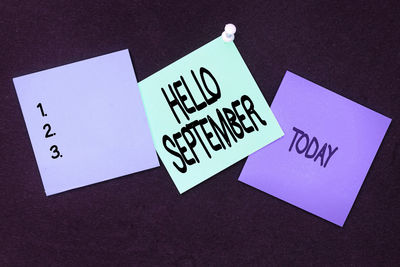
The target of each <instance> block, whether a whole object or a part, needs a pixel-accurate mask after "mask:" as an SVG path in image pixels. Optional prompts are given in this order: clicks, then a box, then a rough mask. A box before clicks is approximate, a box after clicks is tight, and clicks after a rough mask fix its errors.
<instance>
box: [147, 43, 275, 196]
mask: <svg viewBox="0 0 400 267" xmlns="http://www.w3.org/2000/svg"><path fill="white" fill-rule="evenodd" d="M139 88H140V92H141V94H142V98H143V102H144V105H145V110H146V115H147V117H148V120H149V124H150V130H151V133H152V136H153V140H154V144H155V147H156V150H157V152H158V154H159V156H160V158H161V159H162V161H163V163H164V165H165V167H166V168H167V170H168V172H169V174H170V175H171V177H172V180H173V181H174V183H175V185H176V187H177V188H178V191H179V192H180V193H182V192H185V191H186V190H188V189H190V188H192V187H193V186H195V185H197V184H199V183H201V182H202V181H204V180H206V179H207V178H209V177H211V176H213V175H214V174H216V173H218V172H220V171H222V170H223V169H225V168H227V167H228V166H230V165H232V164H234V163H235V162H237V161H239V160H241V159H243V158H244V157H246V156H248V155H249V154H251V153H253V152H255V151H256V150H258V149H260V148H262V147H264V146H265V145H267V144H269V143H271V142H273V141H275V140H276V139H278V138H279V137H281V136H283V132H282V130H281V128H280V127H279V125H278V122H277V121H276V119H275V117H274V115H273V114H272V112H271V110H270V108H269V106H268V104H267V102H266V101H265V99H264V97H263V95H262V93H261V91H260V89H259V88H258V86H257V84H256V82H255V81H254V78H253V76H252V75H251V73H250V71H249V70H248V68H247V66H246V64H245V62H244V61H243V59H242V57H241V56H240V53H239V51H238V50H237V48H236V46H235V44H234V43H233V42H229V43H225V42H224V41H223V40H222V38H221V37H218V38H217V39H215V40H213V41H211V42H209V43H208V44H206V45H204V46H203V47H201V48H199V49H197V50H196V51H194V52H192V53H190V54H188V55H186V56H185V57H183V58H181V59H179V60H178V61H176V62H174V63H172V64H171V65H169V66H167V67H166V68H164V69H162V70H160V71H158V72H157V73H155V74H153V75H151V76H150V77H148V78H147V79H145V80H143V81H141V82H140V83H139ZM233 178H234V177H233Z"/></svg>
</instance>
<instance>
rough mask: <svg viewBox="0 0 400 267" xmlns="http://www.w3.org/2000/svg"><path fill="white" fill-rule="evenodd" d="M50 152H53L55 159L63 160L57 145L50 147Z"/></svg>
mask: <svg viewBox="0 0 400 267" xmlns="http://www.w3.org/2000/svg"><path fill="white" fill-rule="evenodd" d="M50 151H51V152H53V155H52V156H51V157H52V158H53V159H56V158H58V157H61V158H62V155H61V154H60V151H58V147H57V146H56V145H52V146H51V147H50Z"/></svg>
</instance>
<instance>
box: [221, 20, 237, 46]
mask: <svg viewBox="0 0 400 267" xmlns="http://www.w3.org/2000/svg"><path fill="white" fill-rule="evenodd" d="M235 32H236V27H235V25H233V24H232V23H229V24H226V25H225V31H224V32H223V33H222V39H223V40H224V41H225V42H232V41H233V40H234V39H235Z"/></svg>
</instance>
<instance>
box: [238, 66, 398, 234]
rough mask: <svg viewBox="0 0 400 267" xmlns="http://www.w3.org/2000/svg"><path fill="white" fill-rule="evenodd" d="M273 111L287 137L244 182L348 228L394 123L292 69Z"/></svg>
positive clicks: (263, 154)
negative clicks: (351, 213) (377, 156)
mask: <svg viewBox="0 0 400 267" xmlns="http://www.w3.org/2000/svg"><path fill="white" fill-rule="evenodd" d="M271 109H272V110H273V112H274V114H275V115H276V117H277V119H278V120H279V123H280V125H281V126H282V129H283V131H284V132H285V136H284V137H283V138H281V139H279V140H277V141H276V142H274V143H273V144H271V145H269V146H268V147H265V148H263V149H261V150H259V151H257V152H256V153H254V154H252V155H251V156H249V158H248V159H247V162H246V164H245V166H244V168H243V170H242V173H241V174H240V177H239V180H240V181H242V182H244V183H246V184H249V185H251V186H253V187H255V188H257V189H260V190H262V191H264V192H266V193H268V194H270V195H273V196H275V197H278V198H280V199H282V200H284V201H286V202H288V203H290V204H293V205H295V206H297V207H299V208H302V209H304V210H306V211H308V212H310V213H312V214H315V215H317V216H319V217H321V218H324V219H325V220H328V221H330V222H333V223H335V224H337V225H339V226H343V224H344V222H345V220H346V218H347V215H348V214H349V212H350V209H351V207H352V205H353V203H354V200H355V199H356V197H357V194H358V191H359V190H360V187H361V185H362V183H363V181H364V179H365V176H366V175H367V172H368V169H369V167H370V166H371V164H372V161H373V159H374V157H375V154H376V153H377V151H378V148H379V146H380V144H381V142H382V139H383V137H384V135H385V133H386V130H387V129H388V127H389V124H390V122H391V119H389V118H387V117H385V116H383V115H381V114H379V113H377V112H375V111H372V110H370V109H368V108H366V107H364V106H361V105H360V104H357V103H355V102H353V101H351V100H349V99H346V98H344V97H342V96H340V95H338V94H335V93H333V92H332V91H329V90H327V89H325V88H323V87H321V86H318V85H316V84H314V83H312V82H310V81H307V80H306V79H304V78H302V77H300V76H297V75H295V74H293V73H291V72H289V71H288V72H286V74H285V77H284V78H283V81H282V83H281V85H280V87H279V90H278V92H277V94H276V96H275V99H274V101H273V103H272V105H271Z"/></svg>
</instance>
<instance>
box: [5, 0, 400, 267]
mask: <svg viewBox="0 0 400 267" xmlns="http://www.w3.org/2000/svg"><path fill="white" fill-rule="evenodd" d="M46 2H47V3H46ZM166 2H167V1H128V0H118V1H82V0H71V1H19V0H2V1H1V2H0V47H1V49H0V97H1V104H0V107H1V112H0V141H1V142H0V160H1V163H0V220H1V221H0V265H1V266H82V265H86V266H90V265H91V266H151V265H159V266H160V265H161V266H208V265H210V266H224V265H228V266H253V265H254V266H257V265H258V266H263V265H280V266H288V265H333V264H338V265H349V264H353V265H363V266H365V265H368V264H370V265H375V266H377V265H387V266H389V265H394V264H395V263H398V262H399V261H400V259H399V253H398V251H399V249H400V241H399V240H400V238H399V236H400V230H399V224H400V202H399V200H400V182H399V173H400V172H399V156H400V155H399V139H398V137H399V135H398V132H399V131H400V127H399V123H398V119H399V111H400V107H399V96H400V93H399V84H400V75H399V74H400V73H399V71H400V67H399V66H400V53H399V41H400V34H399V31H398V29H399V28H400V17H399V15H398V14H399V12H400V4H399V3H397V2H398V1H342V2H336V1H326V2H325V1H324V2H325V3H322V2H321V1H275V0H274V1H235V2H229V1H208V2H206V1H180V2H177V3H172V2H169V3H166ZM228 22H232V23H234V24H236V26H237V28H238V32H237V34H236V38H235V43H236V45H237V47H238V49H239V51H240V52H241V54H242V56H243V58H244V60H245V61H246V63H247V65H248V67H249V69H250V71H251V72H252V74H253V76H254V78H255V80H256V81H257V83H258V85H259V87H260V88H261V90H262V92H263V94H264V96H265V97H266V99H267V101H268V103H271V102H272V100H273V97H274V95H275V93H276V91H277V89H278V87H279V84H280V82H281V79H282V77H283V75H284V73H285V71H286V70H287V69H288V70H290V71H293V72H294V73H296V74H298V75H301V76H303V77H305V78H307V79H309V80H311V81H313V82H315V83H317V84H319V85H321V86H324V87H326V88H328V89H330V90H332V91H334V92H336V93H339V94H341V95H343V96H345V97H347V98H349V99H351V100H354V101H356V102H358V103H360V104H362V105H365V106H367V107H369V108H371V109H373V110H375V111H377V112H380V113H382V114H384V115H386V116H388V117H391V118H392V119H393V121H392V124H391V126H390V127H389V130H388V132H387V134H386V137H385V139H384V140H383V143H382V145H381V148H380V149H379V151H378V154H377V156H376V158H375V161H374V163H373V164H372V166H371V169H370V171H369V173H368V175H367V177H366V180H365V182H364V184H363V186H362V188H361V190H360V193H359V195H358V197H357V200H356V202H355V204H354V206H353V209H352V211H351V212H350V215H349V217H348V219H347V221H346V223H345V224H344V227H343V228H340V227H338V226H335V225H334V224H332V223H329V222H327V221H324V220H323V219H320V218H318V217H316V216H313V215H311V214H309V213H306V212H304V211H302V210H300V209H298V208H296V207H294V206H291V205H289V204H287V203H285V202H283V201H281V200H278V199H276V198H274V197H272V196H269V195H267V194H265V193H262V192H260V191H257V190H255V189H253V188H251V187H249V186H247V185H245V184H243V183H240V182H238V181H237V178H238V177H239V174H240V171H241V169H242V167H243V165H244V162H245V160H242V161H240V162H239V163H237V164H235V165H233V166H231V167H229V168H228V169H226V170H224V171H222V172H221V173H219V174H217V175H216V176H214V177H213V178H211V179H209V180H207V181H205V182H204V183H202V184H201V185H199V186H197V187H195V188H193V189H191V190H189V191H188V192H186V193H184V194H183V195H181V196H180V195H179V194H178V192H177V190H176V188H175V186H174V184H173V182H172V181H171V179H170V178H169V176H168V174H167V172H166V170H165V168H164V167H163V166H161V167H160V168H155V169H152V170H149V171H145V172H141V173H137V174H133V175H129V176H126V177H122V178H119V179H114V180H111V181H107V182H103V183H100V184H96V185H92V186H88V187H84V188H80V189H77V190H73V191H70V192H66V193H62V194H58V195H55V196H51V197H46V196H45V194H44V190H43V186H42V183H41V179H40V176H39V172H38V168H37V165H36V162H35V158H34V154H33V151H32V148H31V144H30V141H29V137H28V134H27V130H26V127H25V123H24V120H23V117H22V113H21V109H20V107H19V103H18V99H17V96H16V93H15V89H14V87H13V84H12V80H11V79H12V77H17V76H20V75H23V74H28V73H32V72H35V71H39V70H43V69H48V68H51V67H55V66H59V65H62V64H66V63H71V62H75V61H78V60H82V59H86V58H90V57H94V56H98V55H102V54H106V53H109V52H113V51H117V50H121V49H125V48H129V50H130V52H131V56H132V59H133V64H134V66H135V71H136V75H137V78H138V80H139V81H140V80H142V79H144V78H146V77H147V76H149V75H151V74H152V73H154V72H155V71H157V70H159V69H161V68H162V67H164V66H166V65H168V64H170V63H172V62H173V61H175V60H177V59H179V58H180V57H182V56H184V55H186V54H187V53H188V52H191V51H192V50H194V49H196V48H198V47H200V46H201V45H203V44H205V43H206V42H208V41H210V40H212V39H214V38H215V37H216V36H218V35H220V34H221V32H222V30H223V27H224V25H225V24H226V23H228Z"/></svg>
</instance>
